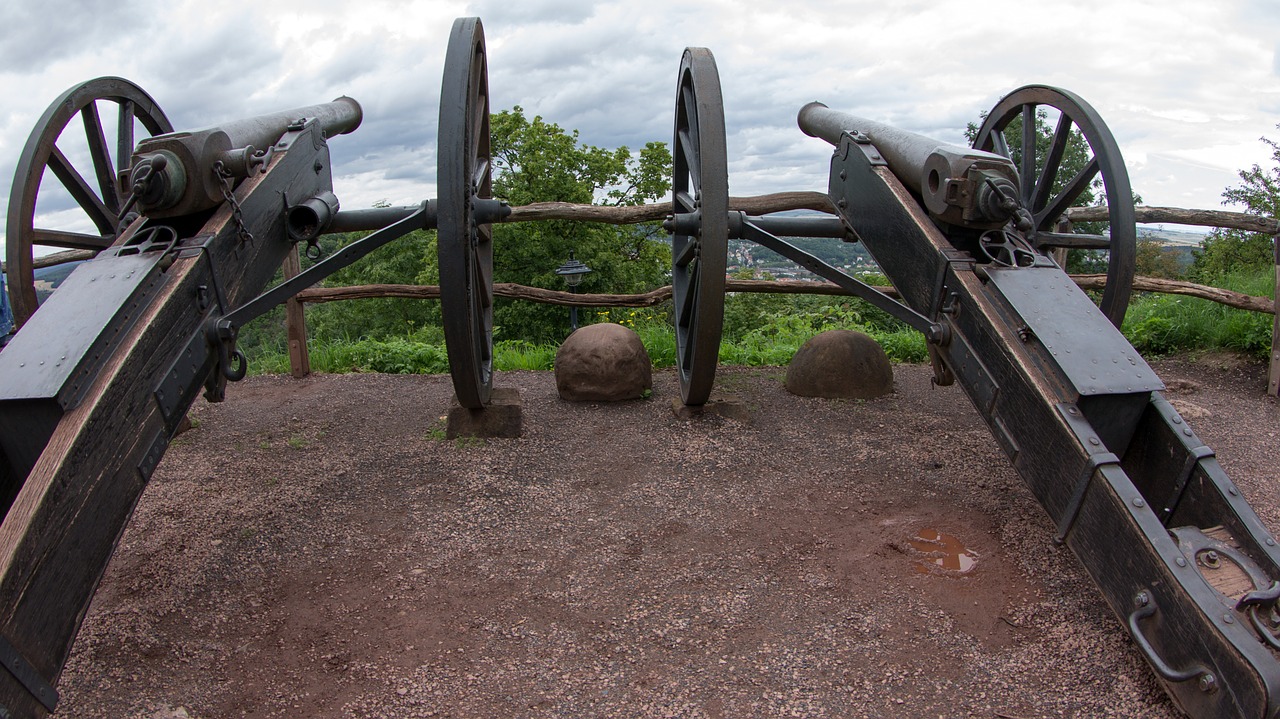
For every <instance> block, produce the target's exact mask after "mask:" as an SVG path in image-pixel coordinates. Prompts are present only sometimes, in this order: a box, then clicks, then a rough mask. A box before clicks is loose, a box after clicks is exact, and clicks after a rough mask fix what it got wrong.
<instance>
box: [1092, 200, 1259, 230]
mask: <svg viewBox="0 0 1280 719" xmlns="http://www.w3.org/2000/svg"><path fill="white" fill-rule="evenodd" d="M1133 209H1134V214H1135V216H1136V219H1137V221H1138V222H1142V223H1149V224H1155V223H1159V222H1167V223H1169V224H1171V225H1196V226H1199V227H1225V228H1228V229H1232V230H1244V231H1246V232H1263V233H1266V234H1268V235H1274V234H1277V233H1280V220H1276V219H1274V218H1271V217H1262V216H1259V215H1248V214H1245V213H1243V212H1224V211H1222V210H1186V209H1183V208H1181V207H1145V206H1142V205H1139V206H1138V207H1135V208H1133ZM1067 219H1068V220H1070V221H1072V222H1097V221H1104V222H1105V221H1106V220H1107V206H1106V205H1098V206H1096V207H1072V208H1071V209H1069V210H1067Z"/></svg>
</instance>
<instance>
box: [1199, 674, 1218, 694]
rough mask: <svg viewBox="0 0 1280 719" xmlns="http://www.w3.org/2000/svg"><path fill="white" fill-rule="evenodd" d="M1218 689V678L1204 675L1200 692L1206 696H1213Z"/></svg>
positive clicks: (1201, 678)
mask: <svg viewBox="0 0 1280 719" xmlns="http://www.w3.org/2000/svg"><path fill="white" fill-rule="evenodd" d="M1217 689H1218V678H1217V677H1215V676H1214V675H1212V674H1203V675H1201V676H1200V691H1202V692H1204V693H1205V694H1212V693H1213V692H1215V691H1217Z"/></svg>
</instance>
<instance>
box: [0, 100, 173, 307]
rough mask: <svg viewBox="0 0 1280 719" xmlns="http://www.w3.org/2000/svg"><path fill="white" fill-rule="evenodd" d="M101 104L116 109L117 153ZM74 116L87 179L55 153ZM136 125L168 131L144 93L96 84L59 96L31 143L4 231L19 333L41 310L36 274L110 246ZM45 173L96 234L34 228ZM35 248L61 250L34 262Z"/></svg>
mask: <svg viewBox="0 0 1280 719" xmlns="http://www.w3.org/2000/svg"><path fill="white" fill-rule="evenodd" d="M100 101H101V102H107V103H114V104H115V105H116V106H117V115H116V117H117V120H116V133H115V134H116V137H115V147H114V149H113V148H112V147H111V146H110V145H108V142H107V137H106V132H105V128H104V127H103V124H102V114H101V111H100V109H99V107H98V104H99V102H100ZM76 117H80V118H81V119H82V121H83V123H84V139H85V143H86V145H87V147H88V150H89V164H90V167H89V168H88V170H89V172H88V174H86V173H85V172H82V171H81V169H80V168H77V167H76V165H75V163H74V162H73V161H72V160H71V158H68V157H67V156H66V155H65V153H64V152H63V150H62V149H60V148H58V140H59V138H60V137H61V136H62V134H63V132H64V131H66V130H67V128H68V125H69V124H70V123H71V122H72V121H73V120H74V119H75V118H76ZM135 121H136V123H140V124H141V125H142V129H144V130H145V131H146V132H148V133H150V134H151V136H155V135H162V134H167V133H170V132H173V125H172V124H171V123H170V122H169V118H168V117H166V116H165V114H164V112H163V111H162V110H161V109H160V106H159V105H157V104H156V101H155V100H154V99H152V98H151V96H150V95H148V94H147V93H146V91H144V90H143V89H142V88H140V87H138V86H137V85H135V84H134V83H132V82H129V81H128V80H125V79H123V78H119V77H99V78H96V79H93V80H89V81H88V82H85V83H81V84H80V85H76V86H75V87H72V88H70V89H68V90H67V91H66V92H64V93H62V95H60V96H59V97H58V99H56V100H54V101H53V103H52V104H50V105H49V107H48V109H46V110H45V112H44V114H43V115H42V116H41V117H40V120H39V121H38V122H37V123H36V126H35V128H34V129H33V130H32V131H31V135H30V136H28V138H27V143H26V145H25V146H24V147H23V149H22V154H21V155H20V156H19V159H18V165H17V168H16V170H15V171H14V178H13V187H14V188H15V190H16V191H15V192H13V193H12V194H11V195H10V196H9V208H8V219H7V222H6V227H5V238H6V241H5V245H6V247H5V260H6V268H5V270H6V274H7V277H8V289H9V302H10V304H11V306H12V309H13V318H14V324H15V326H17V327H21V326H22V324H23V323H25V322H26V321H27V319H29V318H30V317H31V315H32V314H33V313H35V311H36V309H38V307H39V302H38V300H37V297H36V290H35V270H36V269H37V267H47V266H52V265H57V264H63V263H65V262H75V261H79V260H86V259H91V258H93V257H95V256H96V255H97V254H98V253H99V252H101V251H102V250H104V249H106V248H108V247H110V246H111V245H112V244H114V243H115V241H116V238H117V237H118V234H119V233H118V232H117V226H118V225H119V222H120V216H121V215H120V208H121V207H122V206H123V205H124V203H125V202H126V200H127V196H126V195H124V194H122V193H121V192H120V190H119V188H118V187H117V185H116V178H117V175H118V173H122V172H127V171H128V169H129V163H130V162H131V161H132V154H133V150H134V148H136V147H137V139H138V138H137V137H136V130H137V128H136V127H135ZM46 170H49V171H50V174H51V175H52V176H53V178H54V179H55V180H57V181H58V183H59V184H60V185H61V187H62V189H63V190H64V191H65V192H66V193H67V194H68V195H70V196H71V199H72V200H73V201H74V202H75V203H76V205H77V206H78V207H79V209H80V210H81V211H82V212H84V214H85V215H87V216H88V219H89V220H90V221H91V222H92V223H93V224H94V226H95V227H96V229H97V230H98V233H99V234H98V235H96V236H94V235H88V234H85V233H82V232H73V231H66V230H59V229H55V228H52V227H43V226H37V224H36V204H37V202H38V201H39V198H40V189H41V184H42V180H43V179H44V177H45V175H46V172H45V171H46ZM95 185H96V187H95ZM19 188H20V189H19ZM37 246H40V247H57V248H61V249H62V251H61V252H57V253H53V254H50V255H46V256H43V257H41V258H36V257H35V248H36V247H37Z"/></svg>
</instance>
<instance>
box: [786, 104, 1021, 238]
mask: <svg viewBox="0 0 1280 719" xmlns="http://www.w3.org/2000/svg"><path fill="white" fill-rule="evenodd" d="M797 121H798V122H799V124H800V129H801V130H803V131H804V133H805V134H806V135H810V136H812V137H817V138H821V139H823V140H826V141H827V142H829V143H831V144H832V145H835V146H836V147H839V146H840V143H841V142H843V141H844V140H843V138H844V137H845V136H848V137H849V138H850V140H851V141H852V142H855V143H858V144H870V145H873V146H875V148H876V150H877V151H878V152H879V153H880V155H881V156H882V157H883V158H884V159H885V162H887V163H888V165H889V170H890V171H892V172H893V174H894V175H895V176H896V177H897V178H898V180H900V181H901V182H902V184H904V185H906V186H907V188H908V189H910V190H911V191H912V192H914V193H916V194H917V195H919V196H920V197H921V198H922V199H923V201H924V206H925V208H926V209H927V210H928V211H929V213H930V214H931V215H933V216H934V217H935V218H936V219H938V220H940V221H943V222H948V223H951V224H955V225H965V226H970V227H975V228H984V229H985V228H995V227H1001V226H1003V225H1004V224H1005V223H1006V222H1008V221H1009V220H1010V219H1012V218H1015V217H1017V216H1018V215H1019V214H1020V212H1019V211H1020V210H1021V209H1022V208H1021V205H1020V202H1019V199H1018V190H1017V188H1018V171H1017V170H1016V169H1015V168H1014V166H1013V162H1012V161H1010V160H1009V158H1007V157H1003V156H1001V155H996V154H994V153H990V152H982V151H981V150H972V149H969V148H967V147H959V146H956V145H948V144H946V143H941V142H938V141H937V140H934V139H933V138H930V137H925V136H924V135H918V134H916V133H914V132H908V131H907V130H902V129H900V128H896V127H892V126H890V125H886V124H884V123H881V122H876V121H874V120H868V119H866V118H863V117H858V116H857V115H850V114H848V113H844V112H838V111H836V110H832V109H831V108H829V107H827V106H826V105H824V104H822V103H820V102H811V103H809V104H807V105H805V106H804V107H802V108H800V114H799V117H798V118H797Z"/></svg>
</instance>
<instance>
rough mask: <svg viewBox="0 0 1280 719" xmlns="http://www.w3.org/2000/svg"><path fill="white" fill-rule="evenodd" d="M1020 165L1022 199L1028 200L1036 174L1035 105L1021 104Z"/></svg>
mask: <svg viewBox="0 0 1280 719" xmlns="http://www.w3.org/2000/svg"><path fill="white" fill-rule="evenodd" d="M1021 160H1022V166H1021V167H1020V168H1018V173H1019V180H1020V181H1021V183H1022V187H1021V188H1020V189H1021V191H1022V199H1023V200H1024V201H1029V200H1030V199H1031V192H1032V190H1033V188H1034V187H1035V186H1034V184H1033V183H1034V182H1035V176H1036V106H1035V105H1031V104H1027V105H1023V106H1022V158H1021Z"/></svg>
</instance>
